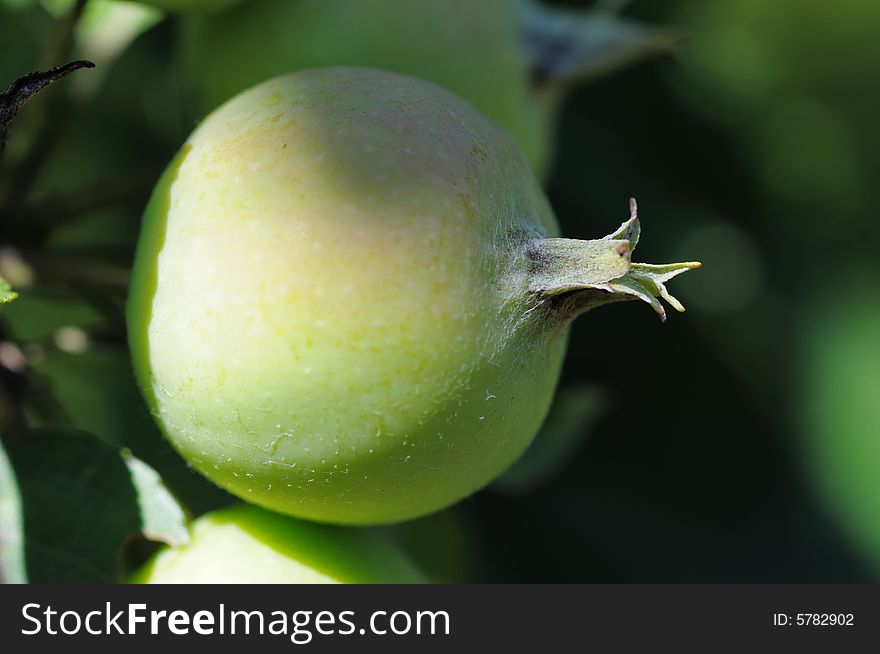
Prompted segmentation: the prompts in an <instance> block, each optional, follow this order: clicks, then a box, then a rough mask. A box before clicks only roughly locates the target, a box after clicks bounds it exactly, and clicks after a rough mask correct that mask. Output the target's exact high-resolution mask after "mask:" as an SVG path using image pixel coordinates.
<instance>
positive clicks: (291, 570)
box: [132, 504, 425, 584]
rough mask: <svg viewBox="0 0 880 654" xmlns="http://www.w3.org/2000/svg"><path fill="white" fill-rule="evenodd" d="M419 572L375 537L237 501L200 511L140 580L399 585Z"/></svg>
mask: <svg viewBox="0 0 880 654" xmlns="http://www.w3.org/2000/svg"><path fill="white" fill-rule="evenodd" d="M424 581H425V578H424V576H423V575H422V573H421V572H419V570H418V569H417V568H416V567H415V565H414V564H413V563H412V562H411V561H410V560H409V559H408V558H407V556H406V555H405V554H404V553H403V552H402V551H401V550H400V549H399V548H397V547H396V546H395V545H393V544H391V542H390V541H388V540H386V539H385V538H384V537H383V536H382V535H380V534H378V533H375V532H373V531H371V530H367V529H356V528H350V527H349V528H346V527H330V526H327V525H317V524H314V523H311V522H305V521H302V520H296V519H294V518H288V517H286V516H281V515H278V514H277V513H271V512H269V511H265V510H264V509H260V508H257V507H255V506H250V505H246V504H241V505H237V506H233V507H229V508H226V509H221V510H219V511H214V512H212V513H208V514H205V515H203V516H201V517H200V518H198V519H197V520H196V521H195V522H193V524H192V528H191V538H190V541H189V543H187V544H186V545H182V546H179V547H175V548H171V547H165V548H163V549H162V550H161V551H160V552H159V553H158V554H156V556H154V557H153V558H152V559H151V560H150V561H149V562H148V563H147V564H146V565H145V566H144V567H143V569H141V570H140V571H138V572H137V573H136V574H135V575H134V576H133V577H132V582H133V583H140V584H327V583H343V584H405V583H422V582H424Z"/></svg>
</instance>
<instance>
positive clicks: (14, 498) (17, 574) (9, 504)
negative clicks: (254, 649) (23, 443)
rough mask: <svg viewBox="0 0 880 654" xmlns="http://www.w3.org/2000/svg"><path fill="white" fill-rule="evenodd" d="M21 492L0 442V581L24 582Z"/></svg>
mask: <svg viewBox="0 0 880 654" xmlns="http://www.w3.org/2000/svg"><path fill="white" fill-rule="evenodd" d="M22 531H23V524H22V515H21V495H20V494H19V492H18V482H17V481H16V480H15V473H14V472H13V470H12V464H11V463H10V462H9V457H7V456H6V450H5V449H3V443H0V583H3V584H23V583H26V582H27V573H26V571H25V566H24V549H23V547H22V545H23V543H24V536H23V533H22Z"/></svg>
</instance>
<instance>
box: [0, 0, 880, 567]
mask: <svg viewBox="0 0 880 654" xmlns="http://www.w3.org/2000/svg"><path fill="white" fill-rule="evenodd" d="M556 4H564V5H565V6H589V5H590V4H592V3H590V2H583V3H556ZM69 5H70V3H69V2H64V1H63V0H59V1H52V2H50V1H48V0H47V1H46V2H36V1H31V0H2V2H0V39H2V40H0V86H3V85H5V84H6V83H8V82H10V81H11V80H12V79H14V78H15V77H17V76H18V75H20V74H22V73H24V72H26V71H29V70H32V69H35V68H39V67H40V66H42V65H43V64H44V62H45V56H46V52H47V51H49V50H50V49H51V48H52V47H53V44H56V41H55V39H57V23H58V21H59V20H63V16H64V12H65V10H66V9H67V8H68V7H69ZM626 14H627V15H628V16H631V17H633V18H639V19H642V20H644V21H646V22H648V23H652V24H658V25H667V26H673V27H675V28H677V29H678V30H679V31H680V32H681V33H683V34H684V35H686V38H685V41H684V44H683V45H682V47H681V49H680V51H679V52H678V53H677V54H676V55H675V56H674V57H663V58H659V59H654V60H652V61H650V62H647V63H643V64H640V65H638V66H635V67H632V68H629V69H627V70H625V71H623V72H620V73H617V74H615V75H612V76H609V77H606V78H603V79H601V80H599V81H596V82H594V83H591V84H589V85H584V86H582V87H580V88H578V89H577V90H576V91H574V92H573V93H572V94H571V95H570V96H569V97H568V98H567V100H566V101H565V103H564V105H563V106H562V108H561V116H560V121H559V125H558V130H559V136H558V146H557V152H556V156H555V160H554V164H553V173H552V175H551V176H550V178H549V179H548V180H547V190H548V195H549V197H550V200H551V202H552V204H553V206H554V208H555V210H556V213H557V216H558V217H559V219H560V222H561V224H562V228H563V233H564V234H565V235H566V236H569V237H575V238H592V237H596V236H598V235H602V234H605V233H607V232H609V231H611V229H613V228H614V227H616V225H617V224H618V223H619V222H620V221H622V220H623V219H624V218H626V200H627V198H628V197H630V196H635V197H637V198H638V200H639V206H640V215H641V218H642V225H643V233H644V235H645V236H646V238H644V239H643V240H642V242H641V247H640V251H639V253H640V255H641V257H640V258H641V260H643V261H673V260H692V259H699V260H701V261H702V262H703V264H704V268H703V269H702V270H701V271H699V272H697V273H691V274H689V275H685V276H683V277H682V278H680V279H677V280H675V282H673V283H672V285H673V289H672V290H673V292H674V293H675V295H676V296H677V297H679V298H680V299H681V300H682V301H683V302H684V304H685V305H686V306H687V307H688V312H687V313H686V314H684V315H681V316H679V315H673V316H671V317H670V320H669V321H668V322H667V323H666V324H661V323H659V322H658V321H657V319H656V316H654V315H653V313H652V312H651V311H650V310H648V309H647V308H645V307H644V306H640V304H641V303H627V304H625V305H615V306H614V307H613V308H605V309H600V310H599V311H596V312H595V313H591V314H589V315H587V316H585V317H583V318H581V319H579V320H578V321H577V322H576V323H575V325H574V329H573V334H572V338H571V346H570V350H569V355H568V358H567V360H566V364H565V370H564V376H563V381H562V388H563V389H571V388H580V387H583V386H584V385H586V387H587V388H590V389H593V391H591V392H594V393H595V394H597V395H596V396H600V397H601V401H597V402H595V403H593V404H591V409H590V411H589V412H588V415H585V416H581V418H579V420H581V421H582V422H583V427H582V428H581V429H580V430H579V432H578V434H577V436H578V438H577V439H574V440H576V441H577V442H574V440H573V439H569V440H568V442H567V445H566V446H565V447H566V450H565V451H566V459H567V460H566V462H565V464H564V465H563V466H562V467H561V468H560V469H558V470H556V471H555V472H554V474H552V475H547V477H548V479H547V480H546V481H545V482H544V483H542V484H541V485H539V486H538V487H537V488H533V489H530V490H529V492H517V491H516V486H515V485H514V486H512V487H507V486H505V485H504V484H498V485H497V486H496V487H495V488H490V489H487V490H485V491H482V492H480V493H479V494H477V495H476V496H474V497H473V498H470V499H468V500H466V501H464V502H463V503H461V504H460V505H459V506H458V507H456V508H455V509H453V510H451V511H448V512H446V513H444V514H441V515H440V516H437V517H434V518H428V519H424V520H421V521H416V522H415V523H411V524H410V525H406V526H404V527H400V528H397V532H398V535H399V536H400V538H401V540H402V541H403V542H404V543H406V544H408V545H410V546H411V547H412V548H413V551H414V552H416V555H417V558H421V559H422V560H423V561H424V562H425V563H426V565H427V566H428V567H430V568H432V569H433V570H435V571H437V577H438V578H443V579H465V580H473V581H525V582H566V581H580V582H655V581H657V582H661V581H662V582H694V581H696V582H701V581H712V582H831V581H835V582H853V581H878V580H880V261H878V246H880V221H878V219H877V218H878V216H877V212H876V210H875V209H874V206H873V203H872V197H871V196H872V192H873V191H874V190H875V187H876V186H877V181H878V180H880V130H878V129H877V116H878V115H880V85H878V80H880V44H878V42H877V38H876V35H877V34H878V33H880V3H877V2H876V1H875V0H839V1H838V2H833V3H832V2H827V1H824V0H773V1H772V2H770V1H767V0H725V1H723V2H720V1H716V2H708V1H706V0H669V1H659V0H657V1H653V2H652V1H649V0H642V1H641V2H633V3H631V5H630V6H628V7H627V10H626ZM175 28H176V24H175V21H174V20H172V19H168V20H165V19H164V18H163V16H162V15H161V14H159V13H158V12H153V11H149V10H145V9H144V8H143V7H141V6H139V5H131V4H127V3H121V2H109V1H100V0H96V1H95V2H94V3H93V6H91V7H90V8H89V13H88V14H87V15H86V16H85V17H84V19H83V21H82V22H81V24H80V27H79V30H78V34H77V38H78V46H77V48H78V49H77V52H78V54H80V55H82V56H88V57H90V58H94V59H95V60H96V61H97V62H98V63H99V68H98V69H96V74H95V75H92V76H90V75H87V74H82V75H74V76H73V77H72V78H71V80H70V84H71V91H72V93H73V97H74V100H75V110H74V111H72V112H70V113H68V114H65V115H64V116H62V117H60V120H62V121H63V124H64V125H65V127H64V129H63V132H62V134H61V136H60V137H59V140H58V143H57V147H55V148H54V149H53V150H52V151H51V153H49V154H48V155H47V157H46V159H45V165H44V166H43V167H42V169H41V171H40V173H39V175H37V176H36V177H35V178H34V179H33V180H29V182H31V188H30V192H29V195H28V204H27V207H26V208H15V212H12V210H11V209H10V210H9V211H10V213H9V214H8V216H6V217H4V219H15V220H20V221H24V220H27V221H29V224H31V225H33V230H32V231H33V234H32V241H31V242H32V251H28V249H27V248H24V250H23V252H18V251H13V250H12V249H10V248H6V247H2V248H0V274H2V275H3V276H5V277H6V278H7V279H9V280H10V281H11V282H13V285H14V286H16V287H17V288H18V289H19V291H20V292H21V298H19V300H16V302H15V303H13V304H11V305H9V306H8V307H7V308H6V309H5V310H4V313H3V320H4V321H5V323H6V325H7V326H8V331H10V332H12V333H13V334H14V335H15V337H16V338H17V339H18V340H19V341H25V342H26V343H27V344H26V346H24V347H23V348H22V352H23V354H24V355H25V356H26V358H27V360H28V361H29V363H30V364H31V365H32V366H33V369H34V370H35V371H36V373H38V374H39V375H41V376H42V377H43V378H44V379H46V380H48V382H49V384H50V386H51V387H52V388H53V390H54V391H55V392H56V393H57V394H58V395H59V398H60V401H61V405H62V410H61V413H64V414H66V417H65V419H66V420H69V421H72V422H73V423H74V424H76V425H77V426H78V427H80V428H83V429H86V430H90V431H93V432H95V433H96V434H98V435H99V436H101V437H102V438H104V439H105V440H108V441H110V442H112V443H116V444H124V445H127V446H129V447H131V448H132V449H133V451H134V453H135V454H136V455H137V456H139V457H141V458H142V459H144V460H145V461H147V462H148V463H150V464H151V465H153V466H154V467H156V468H157V469H158V470H160V472H161V473H162V474H163V476H164V477H165V478H166V479H167V481H168V483H169V485H171V486H172V488H173V489H174V490H176V491H177V492H178V494H179V495H180V496H181V497H182V498H183V500H184V502H185V503H186V504H187V505H188V507H189V508H190V509H191V510H192V511H193V512H194V513H199V512H202V511H204V510H205V509H207V508H209V507H212V506H216V505H218V504H222V503H224V502H225V501H227V496H224V495H223V494H221V493H220V492H219V491H215V490H214V489H212V488H210V487H208V486H207V484H205V483H203V482H201V480H200V479H198V478H197V477H196V476H195V475H194V474H192V473H190V472H189V471H188V470H187V469H186V468H185V466H184V464H183V463H182V462H181V461H180V460H179V459H178V457H177V455H176V454H174V453H173V452H172V451H171V449H170V446H168V445H167V444H165V443H164V441H162V440H161V438H160V436H159V435H158V434H157V432H156V429H155V428H154V427H153V426H152V423H151V422H150V419H149V416H148V415H147V412H146V409H145V408H144V406H143V404H142V402H141V401H140V399H139V396H138V394H137V391H136V389H135V387H134V384H133V381H132V380H131V377H130V372H129V370H128V360H127V354H126V349H125V342H124V338H123V336H122V334H123V332H122V331H121V325H122V313H121V312H122V306H123V304H122V303H123V301H124V280H125V271H126V267H127V266H128V264H129V263H130V259H131V254H132V248H133V244H134V241H135V239H136V236H137V225H138V221H139V218H140V212H141V210H142V208H143V206H144V204H145V201H146V197H147V194H148V193H149V190H150V188H151V187H152V184H153V182H154V181H155V179H156V177H157V176H158V173H159V172H160V171H161V169H162V168H163V166H164V165H165V163H167V161H168V160H169V159H170V158H171V156H172V154H173V152H174V151H175V149H176V148H177V147H178V146H179V145H180V143H182V141H183V140H184V139H185V138H186V136H187V134H188V132H189V131H190V130H191V129H192V127H193V126H194V122H193V120H192V119H191V118H187V114H186V111H184V110H182V109H181V105H182V102H181V99H180V97H179V95H178V94H179V93H180V80H179V79H178V77H177V75H178V73H177V68H176V62H175V57H174V52H175V49H174V44H175V33H174V31H175ZM136 34H140V36H138V37H137V39H136V40H135V41H134V42H133V44H132V45H131V46H129V47H127V48H126V47H125V46H126V44H127V42H128V41H129V40H131V38H132V36H133V35H136ZM49 111H50V108H46V107H36V108H34V109H33V110H31V109H30V108H29V109H28V110H26V111H24V112H22V115H21V117H20V119H19V120H20V123H19V124H17V125H16V129H17V132H16V134H15V137H16V138H14V139H13V140H12V141H11V142H10V146H9V156H10V157H15V156H17V155H19V154H20V153H21V152H25V151H27V150H28V148H30V147H33V144H32V143H29V142H28V140H27V137H26V135H27V134H28V129H29V128H28V126H29V124H37V123H39V121H40V120H44V119H45V114H46V113H47V112H49ZM56 118H58V117H56ZM19 133H21V134H22V135H23V136H19ZM7 186H8V182H7ZM3 190H4V186H3V185H2V184H0V193H2V192H3ZM7 192H8V189H7ZM7 207H8V205H7ZM35 208H36V209H35ZM9 217H11V218H9ZM50 223H51V224H52V225H53V227H52V229H51V230H50V229H48V228H44V227H43V225H45V224H50ZM20 256H24V257H25V258H26V259H27V260H28V263H29V266H31V268H32V271H36V273H35V274H36V279H37V283H31V280H30V278H28V275H29V274H32V271H31V270H28V269H23V268H22V266H21V265H19V263H20V261H19V257H20ZM96 261H97V262H100V266H99V267H98V268H99V269H98V270H97V272H96V271H95V269H94V265H92V264H93V262H96ZM84 262H90V265H89V266H84V265H83V264H84ZM84 268H85V270H83V269H84ZM71 280H73V281H71ZM106 289H110V290H111V291H112V293H111V294H110V295H109V296H107V295H106V294H105V293H98V291H104V290H106ZM90 293H94V294H96V297H92V296H90V295H89V294H90ZM114 293H115V294H114ZM108 298H109V299H108ZM597 344H598V345H597ZM0 354H2V352H0ZM0 358H2V357H0ZM4 360H6V359H4ZM4 365H6V364H5V363H4ZM39 419H40V420H44V419H45V418H39ZM568 431H571V429H569V430H568Z"/></svg>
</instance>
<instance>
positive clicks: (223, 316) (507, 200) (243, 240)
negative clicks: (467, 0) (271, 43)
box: [128, 68, 568, 524]
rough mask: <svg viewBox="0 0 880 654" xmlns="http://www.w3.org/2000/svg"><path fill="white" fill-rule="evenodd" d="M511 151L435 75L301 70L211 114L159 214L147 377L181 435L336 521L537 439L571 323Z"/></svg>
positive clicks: (185, 451)
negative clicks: (536, 267) (535, 253)
mask: <svg viewBox="0 0 880 654" xmlns="http://www.w3.org/2000/svg"><path fill="white" fill-rule="evenodd" d="M556 234H557V225H556V221H555V218H554V217H553V214H552V211H551V210H550V207H549V205H548V203H547V201H546V198H545V197H544V195H543V192H542V191H541V189H540V186H539V183H538V182H537V180H536V179H535V178H534V176H533V175H532V173H531V172H530V171H529V167H528V164H527V163H526V161H525V159H524V158H523V156H522V154H521V153H520V151H519V150H518V148H517V147H516V145H515V143H514V142H513V140H512V139H511V138H510V137H509V136H508V135H507V134H505V133H504V132H502V131H501V130H499V129H498V128H497V127H496V126H495V125H494V124H492V123H491V122H490V121H488V120H486V119H485V118H483V117H482V116H481V115H480V114H479V113H478V112H477V111H475V110H474V109H473V108H472V107H471V106H470V105H468V104H467V103H466V102H464V101H463V100H461V99H459V98H457V97H455V96H453V95H452V94H450V93H449V92H447V91H445V90H443V89H441V88H439V87H437V86H435V85H433V84H430V83H427V82H423V81H420V80H415V79H412V78H408V77H404V76H400V75H395V74H392V73H387V72H380V71H372V70H369V69H351V68H335V69H334V68H331V69H319V70H311V71H304V72H301V73H297V74H294V75H289V76H285V77H281V78H276V79H274V80H270V81H268V82H265V83H263V84H261V85H259V86H258V87H255V88H253V89H251V90H249V91H247V92H245V93H243V94H241V95H239V96H237V97H236V98H235V99H233V100H232V101H230V102H229V103H227V104H226V105H224V106H223V107H221V108H220V109H218V110H217V111H216V112H214V113H213V114H212V115H211V116H210V117H209V118H208V119H207V120H205V122H204V123H202V125H201V126H200V127H199V128H198V129H197V130H196V131H195V132H194V133H193V134H192V136H191V137H190V139H189V140H188V141H187V143H186V144H185V145H184V146H183V148H182V150H181V152H180V154H179V155H178V157H177V158H176V160H175V161H174V162H173V163H172V165H171V166H170V167H169V168H168V170H167V171H166V173H165V175H164V177H163V179H162V180H161V181H160V183H159V185H158V186H157V188H156V190H155V191H154V194H153V197H152V199H151V201H150V204H149V206H148V208H147V210H146V213H145V216H144V222H143V228H142V234H141V237H140V241H139V244H138V249H137V253H136V257H135V264H134V269H133V274H132V283H131V289H130V295H129V304H128V324H129V343H130V347H131V350H132V357H133V362H134V369H135V372H136V375H137V377H138V379H139V383H140V386H141V388H142V390H143V392H144V395H145V397H146V399H147V402H148V404H149V406H150V409H151V411H152V413H153V415H154V416H155V417H156V419H157V421H158V423H159V425H160V427H161V428H162V429H163V431H164V432H165V434H166V435H167V437H168V438H169V440H170V441H171V443H172V444H173V445H174V446H175V448H176V449H177V450H178V451H179V452H180V453H181V454H182V455H183V456H184V457H185V458H186V459H187V461H188V462H189V463H190V464H191V465H193V466H194V467H195V468H196V469H197V470H198V471H200V472H201V473H202V474H204V475H205V476H207V477H208V478H209V479H210V480H212V481H213V482H214V483H216V484H218V485H219V486H221V487H223V488H225V489H226V490H228V491H230V492H231V493H233V494H235V495H238V496H239V497H241V498H243V499H245V500H246V501H249V502H252V503H256V504H259V505H261V506H264V507H266V508H269V509H272V510H275V511H278V512H281V513H286V514H290V515H295V516H298V517H303V518H308V519H312V520H316V521H322V522H332V523H341V524H378V523H391V522H397V521H402V520H406V519H410V518H414V517H417V516H421V515H425V514H428V513H431V512H433V511H436V510H438V509H441V508H443V507H445V506H448V505H451V504H453V503H454V502H456V501H458V500H460V499H461V498H463V497H465V496H467V495H469V494H470V493H472V492H474V491H476V490H477V489H479V488H480V487H482V486H484V485H485V484H487V483H488V482H490V481H491V480H492V479H493V478H494V477H496V476H497V475H498V474H499V473H500V472H502V471H503V470H504V469H505V468H507V467H508V466H509V465H510V464H511V463H512V462H513V461H514V460H515V459H516V458H517V457H518V456H519V455H520V454H521V453H522V451H523V450H524V449H525V448H526V446H527V445H528V444H529V442H530V441H531V439H532V437H533V436H534V434H535V433H536V432H537V430H538V428H539V427H540V425H541V423H542V422H543V419H544V417H545V415H546V413H547V410H548V407H549V405H550V402H551V399H552V396H553V393H554V390H555V386H556V382H557V378H558V375H559V370H560V366H561V362H562V358H563V355H564V351H565V346H566V341H567V333H568V330H567V321H566V322H563V321H561V320H558V319H556V317H555V316H553V315H549V316H548V314H547V313H546V312H544V311H538V310H534V309H535V308H536V307H535V304H534V302H535V300H534V297H533V296H531V295H529V292H528V288H529V287H528V283H529V280H528V275H529V267H530V266H531V265H532V263H531V262H530V260H529V259H528V257H527V256H526V254H525V251H526V249H527V248H528V247H529V244H530V243H532V242H533V239H536V238H543V237H546V236H555V235H556Z"/></svg>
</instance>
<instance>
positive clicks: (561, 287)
mask: <svg viewBox="0 0 880 654" xmlns="http://www.w3.org/2000/svg"><path fill="white" fill-rule="evenodd" d="M629 206H630V217H629V219H628V220H626V221H625V222H624V223H623V224H621V226H620V227H619V228H618V229H617V230H615V231H614V232H612V233H611V234H608V235H607V236H605V237H603V238H601V239H595V240H578V239H567V238H546V239H538V240H536V241H533V242H532V243H531V244H530V247H529V251H528V254H529V258H530V259H531V262H532V270H531V271H530V284H529V291H530V293H532V294H533V295H535V296H538V297H540V298H541V300H542V301H543V302H544V303H549V304H550V305H552V306H553V307H554V308H555V309H556V310H557V311H558V312H559V313H560V314H561V315H562V316H563V317H564V318H565V319H566V320H573V319H574V318H576V317H577V316H578V315H580V314H582V313H584V312H586V311H589V310H590V309H594V308H596V307H598V306H601V305H603V304H609V303H611V302H622V301H626V300H642V301H643V302H647V303H648V304H649V305H651V308H653V309H654V311H656V312H657V315H658V316H660V320H662V321H665V320H666V309H665V308H664V306H663V304H661V302H660V299H663V300H665V301H666V302H668V303H669V305H670V306H672V308H674V309H675V310H676V311H680V312H681V311H684V310H685V309H684V305H682V303H681V302H679V301H678V300H677V299H676V298H675V297H674V296H673V295H671V294H670V293H669V291H668V290H667V289H666V282H668V281H669V280H670V279H672V278H673V277H675V276H676V275H680V274H681V273H683V272H686V271H688V270H694V269H696V268H699V267H700V266H701V265H702V264H700V262H698V261H685V262H681V263H669V264H648V263H633V261H632V253H633V251H634V250H635V249H636V245H638V242H639V236H640V235H641V224H640V223H639V217H638V206H637V204H636V201H635V198H631V199H630V204H629Z"/></svg>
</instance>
